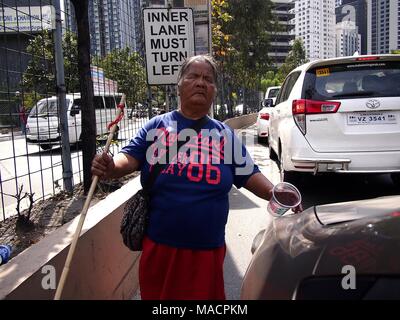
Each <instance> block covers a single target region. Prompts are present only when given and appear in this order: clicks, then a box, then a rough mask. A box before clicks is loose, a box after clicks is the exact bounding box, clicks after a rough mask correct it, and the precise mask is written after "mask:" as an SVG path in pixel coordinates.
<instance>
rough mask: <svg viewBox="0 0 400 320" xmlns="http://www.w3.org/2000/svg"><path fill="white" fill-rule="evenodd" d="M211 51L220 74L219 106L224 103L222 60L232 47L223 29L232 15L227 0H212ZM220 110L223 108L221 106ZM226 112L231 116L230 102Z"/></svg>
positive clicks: (223, 60)
mask: <svg viewBox="0 0 400 320" xmlns="http://www.w3.org/2000/svg"><path fill="white" fill-rule="evenodd" d="M211 5H212V8H213V10H212V24H211V27H212V51H213V54H214V57H215V59H216V60H217V62H218V64H219V68H220V70H221V76H220V79H217V80H219V82H220V85H219V88H220V90H219V96H220V106H224V105H225V97H224V96H225V88H224V87H225V70H224V62H225V59H226V56H227V55H228V54H230V53H231V52H232V51H233V50H234V49H233V47H232V45H231V43H230V39H231V36H230V35H229V34H226V33H225V32H224V30H223V26H224V25H226V24H227V23H228V22H229V21H231V20H232V16H231V15H230V14H229V13H228V12H227V10H228V8H229V4H228V1H225V0H212V1H211ZM228 96H229V95H228ZM220 110H225V108H224V107H221V109H220ZM217 113H218V110H217ZM228 113H229V115H230V116H232V114H233V112H232V104H231V103H229V104H228Z"/></svg>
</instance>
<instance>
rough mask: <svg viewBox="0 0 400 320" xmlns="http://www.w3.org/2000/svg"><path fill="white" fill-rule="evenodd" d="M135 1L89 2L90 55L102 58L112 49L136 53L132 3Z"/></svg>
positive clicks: (103, 0) (99, 0) (97, 0)
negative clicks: (124, 49) (127, 48)
mask: <svg viewBox="0 0 400 320" xmlns="http://www.w3.org/2000/svg"><path fill="white" fill-rule="evenodd" d="M135 2H136V0H93V1H89V28H90V34H91V44H90V46H91V54H93V55H99V56H104V55H106V54H107V53H109V52H111V51H112V50H113V49H122V48H126V47H129V48H131V49H132V50H134V51H136V49H137V48H136V37H137V35H136V33H135V19H134V17H135V15H134V3H135Z"/></svg>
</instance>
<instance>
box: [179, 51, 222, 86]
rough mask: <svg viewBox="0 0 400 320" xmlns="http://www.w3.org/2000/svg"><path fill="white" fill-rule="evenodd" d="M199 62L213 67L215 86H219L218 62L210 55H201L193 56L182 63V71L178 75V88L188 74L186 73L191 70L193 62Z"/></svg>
mask: <svg viewBox="0 0 400 320" xmlns="http://www.w3.org/2000/svg"><path fill="white" fill-rule="evenodd" d="M197 61H201V62H207V63H208V64H209V65H210V66H211V68H212V71H213V75H214V81H215V84H217V79H218V66H217V63H216V61H215V60H214V58H213V57H211V56H210V55H208V54H199V55H197V56H192V57H189V58H187V59H186V60H185V61H184V62H183V63H182V66H181V69H180V70H179V73H178V86H179V85H180V83H181V81H182V79H183V76H184V75H185V74H186V71H187V70H188V69H189V67H190V65H191V64H192V63H193V62H197Z"/></svg>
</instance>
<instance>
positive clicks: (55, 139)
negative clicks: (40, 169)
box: [26, 92, 124, 150]
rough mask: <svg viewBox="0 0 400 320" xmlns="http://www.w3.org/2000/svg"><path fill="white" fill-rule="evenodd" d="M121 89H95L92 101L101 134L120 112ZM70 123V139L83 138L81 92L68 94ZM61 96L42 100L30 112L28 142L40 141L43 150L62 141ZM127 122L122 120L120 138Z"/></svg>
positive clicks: (75, 140)
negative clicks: (103, 90)
mask: <svg viewBox="0 0 400 320" xmlns="http://www.w3.org/2000/svg"><path fill="white" fill-rule="evenodd" d="M121 97H122V94H121V93H115V94H114V93H104V92H96V93H95V94H94V97H93V104H94V109H95V117H96V135H97V136H98V137H101V136H103V135H105V134H107V133H108V129H107V124H108V123H110V122H111V121H112V120H114V119H115V117H116V115H117V104H118V103H119V101H120V100H121ZM66 107H67V124H68V136H69V142H70V143H76V142H79V141H80V140H81V133H82V123H81V122H82V119H81V94H80V93H68V94H66ZM58 109H59V106H58V98H57V97H56V96H52V97H49V98H44V99H41V100H39V101H38V102H37V103H36V105H35V106H34V107H33V108H32V110H31V111H30V113H29V116H28V119H27V124H26V141H27V142H28V143H29V144H34V145H39V146H40V147H41V148H42V149H43V150H50V149H51V148H52V147H53V146H57V145H58V146H59V145H60V141H61V132H60V127H59V123H60V119H59V112H58ZM123 126H124V122H123V121H122V122H120V123H119V124H118V126H117V131H116V132H115V134H114V139H115V140H117V139H118V132H119V129H120V128H122V127H123Z"/></svg>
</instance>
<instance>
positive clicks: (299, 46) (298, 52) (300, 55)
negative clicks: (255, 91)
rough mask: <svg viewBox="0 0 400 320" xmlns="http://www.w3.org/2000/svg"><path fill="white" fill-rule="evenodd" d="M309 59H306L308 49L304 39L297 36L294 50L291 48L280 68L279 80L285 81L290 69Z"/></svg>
mask: <svg viewBox="0 0 400 320" xmlns="http://www.w3.org/2000/svg"><path fill="white" fill-rule="evenodd" d="M307 61H308V60H307V59H306V51H305V49H304V45H303V41H302V40H301V38H297V39H295V40H294V42H293V47H292V50H290V52H289V54H288V56H287V57H286V59H285V63H284V64H283V65H282V66H281V67H280V68H279V71H278V78H279V80H280V81H281V82H283V80H285V78H286V76H287V75H288V74H289V72H290V71H292V70H293V69H295V68H297V67H298V66H300V65H302V64H304V63H306V62H307Z"/></svg>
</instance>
